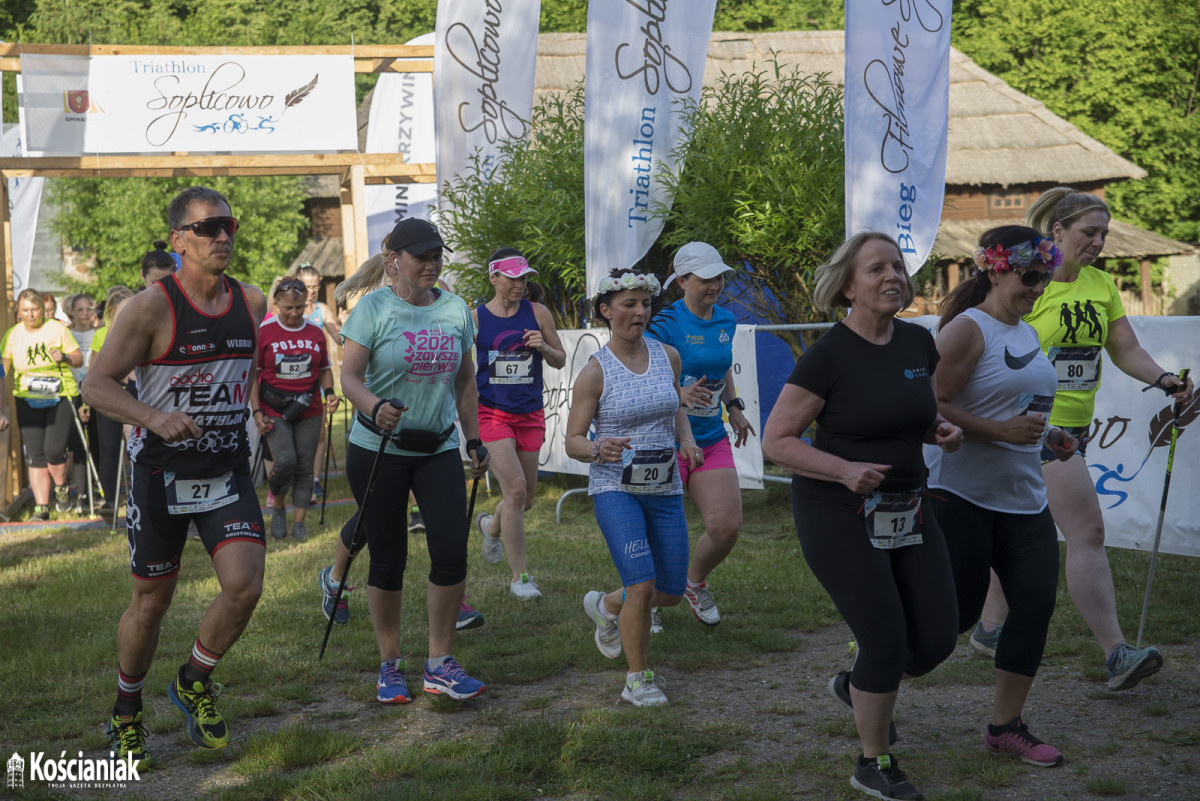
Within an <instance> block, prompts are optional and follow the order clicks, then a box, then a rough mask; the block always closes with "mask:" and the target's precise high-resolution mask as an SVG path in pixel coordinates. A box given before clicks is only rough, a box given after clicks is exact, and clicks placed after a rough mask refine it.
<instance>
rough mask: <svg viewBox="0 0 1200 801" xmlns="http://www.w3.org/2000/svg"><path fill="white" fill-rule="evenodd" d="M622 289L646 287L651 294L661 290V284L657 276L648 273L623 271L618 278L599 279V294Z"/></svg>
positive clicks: (656, 293)
mask: <svg viewBox="0 0 1200 801" xmlns="http://www.w3.org/2000/svg"><path fill="white" fill-rule="evenodd" d="M622 289H647V290H649V291H650V294H651V295H658V293H659V292H662V284H660V283H658V278H656V277H655V276H653V275H650V274H648V273H647V274H640V273H638V274H635V273H625V274H624V275H622V276H621V277H620V278H610V277H605V278H601V279H600V294H601V295H605V294H608V293H609V292H620V291H621V290H622Z"/></svg>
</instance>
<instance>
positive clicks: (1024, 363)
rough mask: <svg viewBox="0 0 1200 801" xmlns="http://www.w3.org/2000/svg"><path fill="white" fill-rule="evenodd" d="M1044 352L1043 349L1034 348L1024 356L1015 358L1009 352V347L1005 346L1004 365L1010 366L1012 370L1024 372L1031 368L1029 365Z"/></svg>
mask: <svg viewBox="0 0 1200 801" xmlns="http://www.w3.org/2000/svg"><path fill="white" fill-rule="evenodd" d="M1041 352H1042V349H1041V348H1034V349H1033V350H1031V351H1029V353H1026V354H1025V355H1024V356H1013V355H1012V354H1011V353H1009V352H1008V346H1007V345H1005V346H1004V363H1005V364H1007V365H1008V369H1010V370H1024V369H1025V368H1026V367H1028V366H1029V363H1030V362H1031V361H1033V360H1034V359H1035V358H1037V355H1038V354H1039V353H1041Z"/></svg>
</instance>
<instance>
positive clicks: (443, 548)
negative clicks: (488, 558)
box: [342, 442, 467, 592]
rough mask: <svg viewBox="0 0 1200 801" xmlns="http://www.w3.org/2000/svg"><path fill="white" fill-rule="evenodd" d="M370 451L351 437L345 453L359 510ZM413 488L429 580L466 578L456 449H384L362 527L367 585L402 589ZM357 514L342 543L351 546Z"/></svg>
mask: <svg viewBox="0 0 1200 801" xmlns="http://www.w3.org/2000/svg"><path fill="white" fill-rule="evenodd" d="M375 454H376V451H374V450H367V449H366V448H362V447H360V446H358V445H355V444H354V443H353V442H352V443H350V445H349V447H348V448H347V452H346V479H347V480H348V481H349V482H350V491H351V492H353V493H354V499H355V500H356V501H358V505H359V509H360V510H361V508H362V505H363V498H364V496H365V495H366V490H367V480H368V479H369V478H370V476H371V465H372V464H374V462H375ZM410 489H411V490H412V493H413V495H414V496H415V497H416V499H417V505H418V506H420V508H421V516H422V517H423V518H424V520H425V542H426V544H427V546H428V548H429V582H430V583H431V584H434V585H436V586H439V587H450V586H453V585H455V584H458V583H459V582H460V581H465V580H466V578H467V490H466V486H465V482H464V481H463V466H462V458H461V457H460V456H459V453H458V448H452V449H450V450H447V451H442V452H441V453H435V454H432V455H430V456H396V455H392V454H390V453H385V454H384V455H383V459H382V460H381V461H380V463H379V471H378V473H377V474H376V476H375V487H374V491H373V492H372V493H371V500H370V503H368V504H367V513H366V516H365V517H364V518H363V528H364V529H365V530H366V532H367V548H368V550H370V552H371V567H370V571H369V573H368V577H367V584H368V585H369V586H372V587H375V588H377V589H381V590H386V591H389V592H399V591H400V590H402V589H403V588H404V568H405V567H406V566H407V564H408V492H409V490H410ZM357 519H358V513H357V512H356V513H355V514H353V515H351V517H350V519H349V520H347V521H346V525H344V526H342V543H343V544H344V545H345V546H346V547H347V548H349V547H350V535H351V534H352V533H353V532H354V525H355V523H356V522H357Z"/></svg>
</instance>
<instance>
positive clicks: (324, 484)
mask: <svg viewBox="0 0 1200 801" xmlns="http://www.w3.org/2000/svg"><path fill="white" fill-rule="evenodd" d="M328 432H329V433H328V434H326V435H325V471H324V474H323V475H322V476H321V525H322V526H323V525H325V500H326V499H327V498H328V497H329V453H330V451H332V450H333V411H330V412H329V428H328Z"/></svg>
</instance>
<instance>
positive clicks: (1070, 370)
mask: <svg viewBox="0 0 1200 801" xmlns="http://www.w3.org/2000/svg"><path fill="white" fill-rule="evenodd" d="M1046 355H1047V356H1048V357H1049V358H1050V361H1051V362H1053V363H1054V372H1055V373H1057V374H1058V391H1059V392H1062V391H1063V390H1072V389H1080V390H1092V389H1095V388H1096V387H1097V386H1099V384H1100V346H1099V345H1093V346H1092V347H1089V348H1058V347H1055V348H1050V350H1049V351H1047V352H1046Z"/></svg>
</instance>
